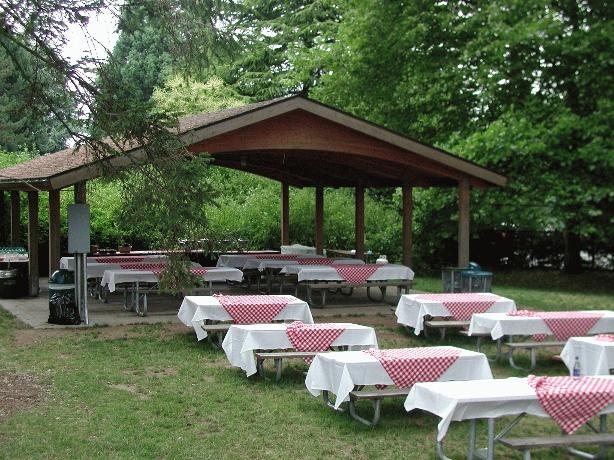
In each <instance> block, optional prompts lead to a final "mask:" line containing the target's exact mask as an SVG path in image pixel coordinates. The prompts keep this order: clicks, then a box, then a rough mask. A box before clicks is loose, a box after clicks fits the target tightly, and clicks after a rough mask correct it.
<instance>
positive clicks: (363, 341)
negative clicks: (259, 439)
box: [222, 323, 377, 376]
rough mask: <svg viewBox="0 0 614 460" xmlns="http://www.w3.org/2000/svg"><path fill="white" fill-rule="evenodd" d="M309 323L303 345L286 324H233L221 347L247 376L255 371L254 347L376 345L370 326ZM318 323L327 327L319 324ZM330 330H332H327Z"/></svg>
mask: <svg viewBox="0 0 614 460" xmlns="http://www.w3.org/2000/svg"><path fill="white" fill-rule="evenodd" d="M311 326H312V327H311V328H306V330H305V331H304V334H303V336H302V337H301V338H302V340H303V343H304V346H300V344H297V343H296V342H295V341H293V340H294V339H293V338H292V337H290V336H289V334H288V332H287V329H288V324H280V323H275V324H237V325H232V326H231V327H230V329H229V330H228V333H227V334H226V337H225V338H224V342H223V343H222V348H223V349H224V351H225V352H226V356H227V357H228V361H230V364H232V365H233V366H236V367H240V368H241V369H243V370H244V371H245V373H246V374H247V375H248V376H250V375H253V374H255V373H256V372H257V366H256V364H257V363H256V359H255V357H254V351H256V350H288V349H293V350H298V349H300V350H299V351H320V350H326V349H328V348H329V347H340V346H343V347H349V349H350V350H360V349H363V348H377V338H376V336H375V330H374V329H373V328H372V327H367V326H361V325H359V324H352V323H334V324H325V325H322V324H313V325H311ZM321 326H326V327H327V328H321ZM331 330H332V331H333V333H330V331H331ZM305 342H306V343H305ZM297 345H298V348H297Z"/></svg>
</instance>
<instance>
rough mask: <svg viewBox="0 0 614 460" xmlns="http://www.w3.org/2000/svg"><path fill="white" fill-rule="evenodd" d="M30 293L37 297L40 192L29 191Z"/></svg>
mask: <svg viewBox="0 0 614 460" xmlns="http://www.w3.org/2000/svg"><path fill="white" fill-rule="evenodd" d="M28 257H29V259H30V262H29V264H28V280H29V281H30V282H29V285H28V294H29V295H30V296H32V297H36V296H37V295H38V291H39V282H38V192H28Z"/></svg>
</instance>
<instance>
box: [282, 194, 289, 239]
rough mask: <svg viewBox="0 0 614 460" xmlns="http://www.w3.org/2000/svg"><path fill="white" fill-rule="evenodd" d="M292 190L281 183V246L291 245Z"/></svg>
mask: <svg viewBox="0 0 614 460" xmlns="http://www.w3.org/2000/svg"><path fill="white" fill-rule="evenodd" d="M289 203H290V188H289V187H288V184H287V183H286V182H282V183H281V244H282V245H284V246H287V245H288V244H290V204H289Z"/></svg>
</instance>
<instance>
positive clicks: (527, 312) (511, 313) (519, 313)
mask: <svg viewBox="0 0 614 460" xmlns="http://www.w3.org/2000/svg"><path fill="white" fill-rule="evenodd" d="M535 313H537V312H536V311H535V310H516V311H508V312H507V313H506V315H507V316H535Z"/></svg>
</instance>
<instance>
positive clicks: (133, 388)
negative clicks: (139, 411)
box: [109, 383, 150, 400]
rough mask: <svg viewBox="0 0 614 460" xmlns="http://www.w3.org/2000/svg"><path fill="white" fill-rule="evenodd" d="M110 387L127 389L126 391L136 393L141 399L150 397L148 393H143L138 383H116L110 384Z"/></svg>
mask: <svg viewBox="0 0 614 460" xmlns="http://www.w3.org/2000/svg"><path fill="white" fill-rule="evenodd" d="M109 388H113V389H115V390H121V391H126V392H128V393H130V394H133V395H135V396H136V397H138V398H139V399H141V400H147V399H150V397H149V395H148V394H145V393H143V392H142V391H141V389H140V388H139V387H137V386H136V385H133V384H131V383H114V384H109Z"/></svg>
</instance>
